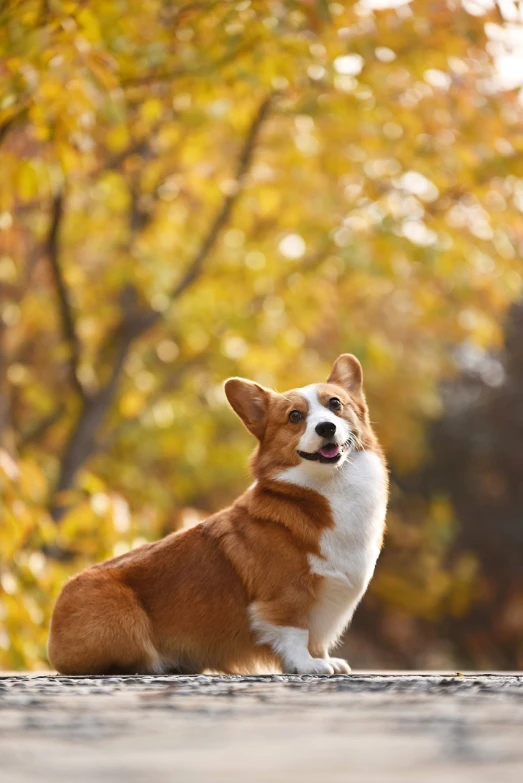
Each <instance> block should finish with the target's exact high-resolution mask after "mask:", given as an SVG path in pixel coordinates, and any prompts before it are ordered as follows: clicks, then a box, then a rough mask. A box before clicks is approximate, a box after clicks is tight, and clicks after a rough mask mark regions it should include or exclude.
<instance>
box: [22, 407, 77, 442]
mask: <svg viewBox="0 0 523 783" xmlns="http://www.w3.org/2000/svg"><path fill="white" fill-rule="evenodd" d="M64 411H65V405H64V404H63V403H60V404H59V405H58V406H57V407H56V408H55V410H54V411H51V413H48V414H47V416H44V417H43V418H42V419H41V420H40V421H39V422H37V423H36V424H35V425H34V426H33V427H31V429H30V430H28V431H27V432H25V433H23V434H22V435H21V437H20V439H19V441H18V448H19V449H23V448H24V447H25V446H28V445H29V444H30V443H34V441H38V440H40V438H41V437H42V436H43V435H45V433H46V432H47V430H49V429H50V428H51V427H52V426H53V425H54V424H56V422H57V421H59V420H60V419H61V418H62V416H63V414H64Z"/></svg>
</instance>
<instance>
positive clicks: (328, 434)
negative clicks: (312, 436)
mask: <svg viewBox="0 0 523 783" xmlns="http://www.w3.org/2000/svg"><path fill="white" fill-rule="evenodd" d="M316 432H317V433H318V435H321V437H322V438H332V436H333V435H334V433H335V432H336V425H335V424H333V423H332V421H320V423H319V424H316Z"/></svg>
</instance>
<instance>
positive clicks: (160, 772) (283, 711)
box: [0, 674, 523, 783]
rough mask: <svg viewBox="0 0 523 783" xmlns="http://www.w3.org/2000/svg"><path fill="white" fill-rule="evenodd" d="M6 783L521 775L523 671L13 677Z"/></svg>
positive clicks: (4, 705)
mask: <svg viewBox="0 0 523 783" xmlns="http://www.w3.org/2000/svg"><path fill="white" fill-rule="evenodd" d="M0 780H1V781H2V783H29V782H30V783H32V782H33V781H38V783H51V781H52V782H53V783H57V781H67V783H69V782H70V783H84V782H87V781H89V783H91V781H93V782H94V781H100V783H112V782H113V781H115V782H119V781H125V782H126V783H142V781H143V783H145V781H147V782H148V783H149V782H152V781H154V783H156V782H157V781H159V782H160V783H162V782H163V781H176V783H185V782H186V781H187V783H189V782H190V783H200V781H213V783H215V782H217V783H222V782H223V783H236V782H237V781H238V783H239V782H240V781H242V783H243V781H248V783H257V781H264V782H265V781H271V783H273V782H276V783H279V782H280V781H281V782H282V783H284V782H285V783H294V781H300V783H338V781H340V783H341V781H344V782H345V781H352V780H353V781H355V782H356V783H360V782H361V783H370V782H372V783H409V781H412V782H413V783H414V782H415V783H462V782H463V783H469V782H470V783H483V781H485V783H486V781H488V782H489V783H492V781H494V783H497V781H498V780H499V781H503V783H512V781H514V783H516V781H517V783H521V782H522V781H523V675H515V674H514V675H498V674H488V675H476V674H471V675H458V674H446V675H444V674H398V675H391V674H352V675H349V676H333V677H298V676H281V675H280V676H276V675H272V676H263V677H261V676H251V677H239V676H231V677H210V676H209V677H207V676H205V677H204V676H201V677H139V676H134V677H61V676H52V675H50V676H48V675H46V676H42V675H20V674H15V675H6V676H0Z"/></svg>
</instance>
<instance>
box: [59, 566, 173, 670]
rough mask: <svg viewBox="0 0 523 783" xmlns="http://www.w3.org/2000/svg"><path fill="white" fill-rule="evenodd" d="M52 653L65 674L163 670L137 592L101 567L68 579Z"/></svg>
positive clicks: (60, 601) (61, 596) (63, 593)
mask: <svg viewBox="0 0 523 783" xmlns="http://www.w3.org/2000/svg"><path fill="white" fill-rule="evenodd" d="M48 655H49V660H50V662H51V663H52V665H53V666H54V667H55V668H56V669H57V670H58V671H59V672H61V673H62V674H71V675H74V674H112V673H119V674H161V673H163V672H164V666H163V664H162V661H161V660H160V657H159V655H158V653H157V651H156V648H155V645H154V643H153V639H152V634H151V626H150V622H149V618H148V616H147V614H146V612H145V610H144V608H143V606H142V605H141V604H140V603H139V601H138V599H137V597H136V594H135V593H134V591H133V590H132V589H131V588H130V587H128V586H127V585H125V584H123V583H122V582H120V581H119V580H118V579H117V578H115V577H113V576H112V575H111V574H110V573H108V572H104V571H101V570H97V569H92V570H91V571H87V572H85V573H83V574H80V575H79V576H78V577H76V578H73V579H72V580H71V581H70V582H68V583H67V584H66V585H65V587H64V589H63V591H62V593H61V595H60V597H59V599H58V601H57V604H56V607H55V610H54V613H53V618H52V621H51V631H50V636H49V644H48Z"/></svg>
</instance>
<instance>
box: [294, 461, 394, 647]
mask: <svg viewBox="0 0 523 783" xmlns="http://www.w3.org/2000/svg"><path fill="white" fill-rule="evenodd" d="M326 497H327V499H328V500H329V504H330V507H331V513H332V523H333V524H332V526H331V527H329V528H327V529H326V530H325V531H324V532H323V533H322V536H321V539H320V556H317V555H309V563H310V567H311V570H312V572H313V573H314V574H316V575H317V576H319V577H320V580H319V587H318V593H317V596H316V600H315V603H314V605H313V608H312V610H311V612H310V617H309V627H310V637H311V643H312V644H313V645H320V646H321V645H328V644H330V643H332V642H333V641H335V640H336V639H337V638H338V637H339V635H340V634H341V633H342V632H343V630H344V628H345V626H346V625H347V623H348V622H349V621H350V619H351V617H352V614H353V612H354V610H355V608H356V606H357V604H358V603H359V601H360V599H361V597H362V596H363V594H364V593H365V590H366V589H367V586H368V584H369V582H370V579H371V577H372V574H373V573H374V567H375V565H376V560H377V559H378V555H379V551H380V545H381V538H382V534H383V525H384V519H385V512H386V505H387V478H386V472H385V467H384V465H383V463H382V462H381V460H380V459H379V457H378V456H377V455H376V454H374V453H372V452H358V453H356V454H355V455H354V456H353V458H352V461H351V464H349V465H346V466H345V469H344V470H343V471H340V475H339V477H338V476H337V477H336V479H335V481H333V483H332V486H331V487H330V488H329V491H328V493H326Z"/></svg>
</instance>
